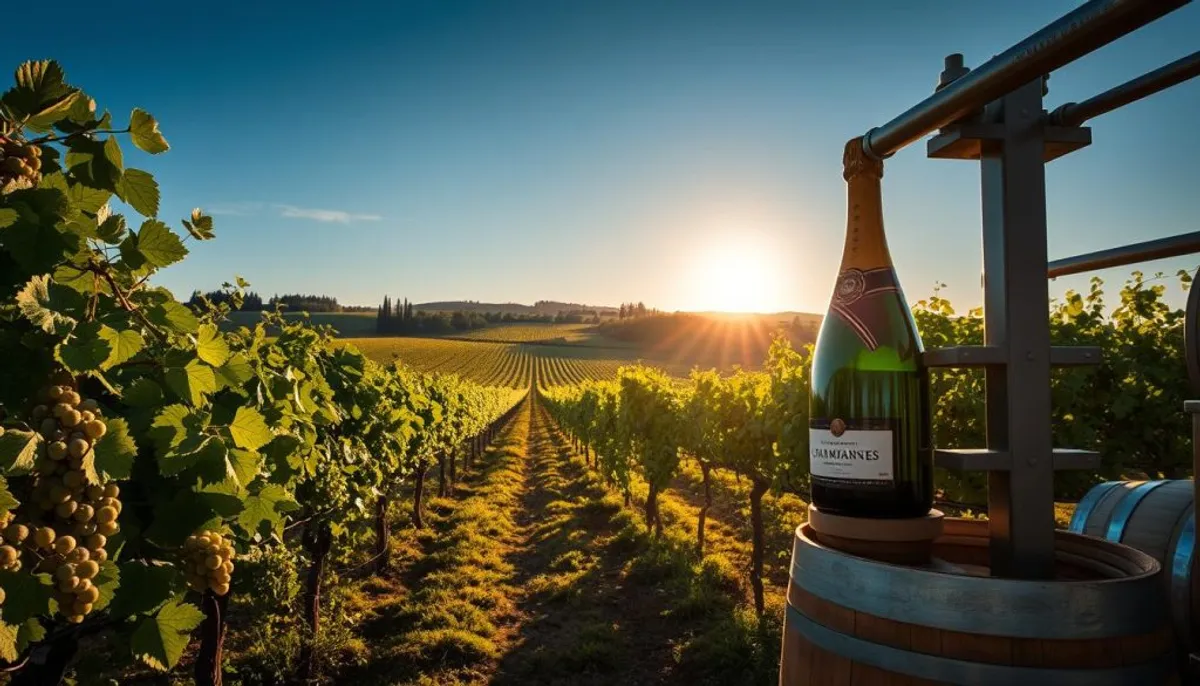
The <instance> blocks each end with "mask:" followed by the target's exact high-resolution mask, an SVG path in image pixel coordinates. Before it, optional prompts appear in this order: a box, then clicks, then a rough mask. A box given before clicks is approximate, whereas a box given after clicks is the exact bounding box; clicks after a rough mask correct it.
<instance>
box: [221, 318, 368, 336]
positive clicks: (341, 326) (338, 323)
mask: <svg viewBox="0 0 1200 686" xmlns="http://www.w3.org/2000/svg"><path fill="white" fill-rule="evenodd" d="M284 316H285V317H288V318H296V317H300V316H302V315H301V313H299V312H295V313H288V314H285V315H284ZM309 318H310V319H311V320H312V322H313V323H314V324H327V325H329V326H332V327H333V328H334V329H337V332H338V335H339V336H369V335H371V334H374V333H375V313H374V312H314V313H311V314H309ZM260 321H262V314H261V313H259V312H232V313H230V315H229V321H228V322H226V324H225V325H224V328H237V327H239V326H254V325H255V324H257V323H258V322H260Z"/></svg>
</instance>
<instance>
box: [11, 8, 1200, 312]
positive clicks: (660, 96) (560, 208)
mask: <svg viewBox="0 0 1200 686" xmlns="http://www.w3.org/2000/svg"><path fill="white" fill-rule="evenodd" d="M71 4H72V2H66V3H65V4H64V3H57V4H56V5H55V10H54V13H53V14H54V16H55V17H57V19H56V20H55V21H54V22H53V23H52V25H46V26H43V27H41V28H39V29H38V30H30V31H15V32H14V31H8V32H6V33H5V39H4V45H3V48H2V49H0V54H3V55H4V56H5V58H6V59H5V61H6V62H8V63H10V64H11V65H12V66H15V64H16V63H17V62H19V61H21V60H25V59H33V58H46V57H53V58H55V59H58V60H60V61H61V62H62V63H63V64H64V66H65V68H66V70H67V74H68V77H69V78H70V79H71V81H72V82H73V83H75V84H76V85H79V86H81V87H83V88H84V89H86V90H87V91H89V92H90V93H91V94H92V95H93V96H94V97H96V98H97V100H99V102H100V104H101V105H105V106H107V107H108V108H110V109H111V110H112V111H113V112H114V115H115V116H116V119H117V121H118V122H123V121H126V120H127V117H128V113H129V110H130V108H132V107H134V106H141V107H143V108H145V109H147V110H148V111H150V112H151V113H153V114H154V115H155V116H156V117H157V118H158V119H159V121H160V123H161V126H162V130H163V132H164V133H165V134H166V136H167V138H168V140H169V141H170V143H171V145H172V148H173V149H172V150H171V151H170V152H169V153H168V154H166V155H164V156H160V157H158V158H154V159H145V157H146V156H144V155H141V154H140V153H136V152H130V153H127V159H126V162H127V164H131V165H137V166H142V167H144V168H147V169H148V170H150V171H152V172H153V173H154V174H156V175H157V176H158V178H159V180H160V182H161V184H162V190H163V204H162V216H163V217H164V218H166V219H170V220H171V221H173V222H174V223H176V224H177V220H178V218H181V217H183V216H185V215H186V213H187V212H188V211H189V210H190V209H191V208H192V207H194V206H200V207H203V208H206V209H208V210H209V211H211V212H212V213H213V214H214V215H217V216H216V219H217V232H218V238H217V240H215V241H212V242H209V243H206V244H200V245H194V244H193V253H192V255H191V256H190V257H189V258H188V259H187V260H186V261H185V262H183V263H181V264H179V265H176V266H174V267H172V268H170V269H168V270H167V271H166V272H164V273H163V274H162V276H161V278H160V283H162V284H164V285H166V286H169V287H170V288H172V289H173V290H175V292H176V293H177V295H182V296H186V294H187V293H189V292H190V291H191V290H192V289H193V288H212V287H216V286H217V285H219V284H220V283H221V282H222V281H224V280H232V277H233V276H234V275H235V274H237V275H241V276H243V277H245V278H247V279H248V280H249V281H251V282H252V283H253V285H254V288H255V290H258V291H259V292H260V293H262V294H263V295H264V296H269V295H270V294H272V293H276V292H295V291H301V292H313V293H324V294H329V295H334V296H336V297H338V298H339V299H340V300H341V301H343V302H346V303H356V304H374V303H376V302H378V301H379V299H380V298H381V297H382V296H383V294H384V293H385V292H386V293H389V294H391V295H392V296H393V297H396V296H399V297H408V298H410V299H413V300H415V301H418V302H420V301H426V300H434V299H437V300H442V299H460V298H462V299H473V300H483V301H517V302H527V303H528V302H532V301H534V300H536V299H554V300H568V301H575V302H587V303H592V304H609V303H614V304H615V303H618V302H621V301H627V300H642V301H645V302H646V303H647V304H648V305H654V306H658V307H661V308H664V309H709V308H721V307H723V306H726V305H731V304H732V305H737V304H738V303H736V302H735V303H729V302H726V300H727V299H726V298H725V297H724V296H722V292H723V290H722V289H719V288H716V287H715V286H714V284H720V283H721V282H722V280H726V279H735V280H737V281H739V282H740V283H742V284H743V285H744V286H743V288H742V289H741V290H750V291H753V292H755V293H761V296H756V297H755V298H754V300H755V302H753V307H755V308H759V309H766V310H781V309H797V310H805V311H817V312H822V311H824V309H825V306H826V304H827V301H828V298H829V294H830V292H831V288H832V282H833V277H834V275H835V272H836V270H837V264H838V260H839V258H840V253H841V244H842V238H843V232H844V229H845V217H844V185H843V182H842V180H841V176H840V174H841V152H842V147H843V144H844V143H845V141H846V140H847V139H849V138H851V137H853V136H856V135H861V134H862V133H864V132H865V131H866V130H867V129H868V128H870V127H871V126H876V125H879V124H882V123H884V122H885V121H886V120H888V119H890V118H891V117H893V116H895V115H896V114H898V113H900V112H901V111H903V110H904V109H907V108H908V107H909V106H911V105H913V104H915V103H916V102H917V101H919V100H920V99H921V98H923V97H925V96H926V95H927V94H928V93H930V92H931V91H932V89H933V86H934V84H935V82H936V79H937V75H938V72H939V71H940V70H941V68H942V59H943V57H944V56H945V54H947V53H950V52H962V53H964V54H965V56H966V60H967V64H968V65H970V66H975V65H978V64H979V63H981V62H982V61H984V60H985V59H986V58H988V57H990V56H992V55H993V54H995V53H998V52H1000V51H1002V50H1004V49H1005V48H1007V47H1008V46H1009V45H1011V44H1012V43H1013V42H1015V41H1016V40H1018V39H1020V38H1022V37H1024V36H1025V35H1028V34H1029V33H1031V32H1032V31H1034V30H1036V29H1037V28H1040V27H1041V26H1043V25H1044V24H1046V23H1047V22H1049V21H1051V20H1053V19H1054V18H1056V17H1058V16H1060V15H1061V14H1063V13H1065V12H1067V11H1069V10H1070V9H1071V8H1073V7H1075V6H1077V5H1078V4H1079V3H1077V2H1065V1H1062V0H1020V1H1016V0H1013V1H1010V2H1003V3H1001V2H980V1H975V0H972V1H969V2H962V1H961V0H956V1H941V2H932V1H921V2H909V1H905V2H896V1H894V0H873V1H867V0H856V1H839V2H814V1H811V0H809V1H799V0H786V1H782V0H781V1H778V2H767V1H758V0H746V1H739V2H708V1H707V0H688V1H678V2H659V1H653V0H603V1H600V0H586V1H585V0H577V1H571V2H563V1H562V0H548V1H543V2H526V1H506V2H497V1H495V0H480V1H473V2H465V1H459V0H429V1H427V2H374V3H365V2H341V3H323V4H309V3H303V2H287V3H283V2H256V1H242V2H236V3H231V2H220V3H216V2H187V3H179V2H163V3H156V4H154V5H150V4H147V3H132V2H118V3H117V4H115V5H114V4H111V3H109V4H106V5H104V6H102V7H101V6H97V5H95V4H91V3H89V4H87V5H82V4H81V5H80V6H79V8H78V11H77V12H76V11H74V10H73V9H72V8H71V7H70V5H71ZM151 7H152V9H151ZM1198 47H1200V6H1197V5H1191V6H1188V7H1185V8H1183V9H1181V10H1179V11H1177V12H1175V13H1173V14H1171V15H1169V16H1167V17H1166V18H1165V19H1162V20H1159V21H1158V22H1156V23H1155V24H1152V25H1151V26H1148V27H1146V28H1144V29H1142V30H1141V31H1139V32H1138V33H1136V34H1134V35H1132V36H1129V37H1126V38H1124V39H1122V40H1121V41H1119V42H1118V43H1116V44H1113V45H1110V46H1109V47H1107V48H1104V49H1102V50H1100V51H1098V52H1096V53H1093V54H1092V55H1089V56H1087V57H1086V58H1084V59H1083V60H1082V61H1080V62H1077V63H1076V64H1074V65H1071V66H1069V67H1067V68H1064V69H1062V70H1060V71H1059V72H1056V73H1055V74H1054V77H1053V78H1052V79H1051V82H1050V87H1051V92H1050V95H1049V97H1048V100H1047V102H1048V104H1049V105H1050V106H1051V107H1055V106H1057V105H1058V104H1061V103H1063V102H1066V101H1069V100H1081V99H1083V98H1086V97H1088V96H1090V95H1093V94H1095V93H1097V92H1099V91H1101V90H1104V89H1106V88H1108V87H1111V86H1113V85H1116V84H1117V83H1119V82H1121V81H1124V80H1126V79H1128V78H1132V77H1134V76H1137V75H1139V74H1141V73H1143V72H1145V71H1147V70H1149V69H1152V68H1155V67H1157V66H1160V65H1162V64H1164V63H1166V62H1168V61H1171V60H1174V59H1177V58H1179V57H1182V56H1183V55H1185V54H1187V53H1189V52H1191V51H1194V50H1196V49H1197V48H1198ZM1198 113H1200V81H1196V82H1192V83H1190V84H1185V85H1183V86H1179V87H1176V88H1175V89H1173V90H1172V91H1169V92H1167V93H1164V94H1160V95H1158V96H1155V97H1154V98H1151V99H1149V100H1145V101H1142V102H1140V103H1136V104H1134V105H1131V106H1128V107H1126V108H1125V109H1123V110H1121V111H1119V112H1116V113H1112V114H1109V115H1106V116H1104V117H1102V118H1100V119H1097V120H1095V121H1094V122H1092V124H1093V126H1094V129H1093V138H1094V144H1093V146H1092V147H1090V148H1088V149H1086V150H1083V151H1081V152H1077V153H1075V154H1073V155H1071V156H1069V157H1067V158H1064V159H1061V160H1058V161H1056V162H1054V163H1053V164H1051V165H1050V166H1049V168H1048V171H1047V174H1048V195H1049V217H1050V255H1051V257H1061V256H1066V255H1069V254H1074V253H1078V252H1083V251H1088V250H1095V249H1102V248H1107V247H1112V246H1115V245H1118V244H1121V243H1125V242H1129V241H1133V240H1141V239H1149V238H1155V237H1160V236H1167V235H1171V234H1175V233H1180V232H1185V231H1196V230H1200V171H1198V169H1197V163H1196V160H1197V159H1200V136H1197V135H1196V129H1195V126H1196V122H1197V115H1198ZM131 158H132V159H131ZM884 196H885V197H884V202H885V216H886V224H887V230H888V234H889V237H890V243H891V248H892V253H893V257H894V259H895V262H896V266H897V270H898V272H899V275H900V279H901V282H902V283H903V284H904V287H905V290H906V292H907V294H908V296H909V299H910V300H916V299H917V298H919V297H923V296H925V295H927V294H928V293H929V292H930V289H931V286H932V285H933V284H934V282H935V281H942V282H945V283H946V284H948V287H947V289H946V292H947V293H948V294H949V296H950V297H951V299H952V300H953V301H954V302H955V303H956V304H960V305H962V306H967V305H977V304H978V303H979V302H980V293H979V273H980V264H981V255H980V234H979V222H980V218H979V190H978V165H977V164H974V163H970V162H951V161H941V160H929V159H926V158H925V155H924V143H923V142H922V143H918V144H914V145H912V146H910V147H909V148H907V149H906V150H904V151H902V152H900V153H899V154H897V155H896V156H895V157H894V158H892V159H891V160H889V162H888V165H887V170H886V174H885V177H884ZM1197 264H1200V257H1195V258H1189V259H1178V260H1171V261H1164V262H1161V263H1156V264H1152V265H1149V266H1148V267H1147V271H1148V272H1153V271H1156V270H1158V269H1163V270H1170V271H1174V270H1175V269H1177V268H1179V267H1194V266H1196V265H1197ZM1128 272H1129V269H1119V270H1110V271H1108V272H1104V273H1101V276H1104V277H1106V278H1108V279H1111V280H1113V281H1114V285H1115V282H1119V281H1120V280H1122V279H1123V278H1124V276H1125V275H1127V274H1128ZM1081 282H1083V283H1086V281H1085V280H1084V279H1073V280H1069V279H1063V280H1060V281H1059V282H1058V283H1054V284H1051V288H1052V292H1061V291H1062V290H1063V289H1064V288H1066V287H1069V286H1076V287H1078V285H1079V284H1080V283H1081ZM1172 288H1174V286H1173V287H1172ZM1114 297H1115V294H1114Z"/></svg>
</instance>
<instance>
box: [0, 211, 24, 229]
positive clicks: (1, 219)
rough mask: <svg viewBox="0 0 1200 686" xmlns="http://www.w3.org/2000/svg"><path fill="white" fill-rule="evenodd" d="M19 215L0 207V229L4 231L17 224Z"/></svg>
mask: <svg viewBox="0 0 1200 686" xmlns="http://www.w3.org/2000/svg"><path fill="white" fill-rule="evenodd" d="M20 217H21V215H19V214H17V211H16V210H14V209H10V208H8V207H0V229H6V228H8V227H10V226H12V225H13V224H16V223H17V220H18V219H20Z"/></svg>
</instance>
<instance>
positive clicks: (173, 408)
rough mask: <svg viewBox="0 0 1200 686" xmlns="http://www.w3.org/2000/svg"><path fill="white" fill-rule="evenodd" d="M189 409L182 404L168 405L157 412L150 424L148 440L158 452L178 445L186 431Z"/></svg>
mask: <svg viewBox="0 0 1200 686" xmlns="http://www.w3.org/2000/svg"><path fill="white" fill-rule="evenodd" d="M190 415H191V411H190V410H188V408H187V407H186V406H184V405H168V406H166V407H164V408H163V409H162V411H160V412H159V413H158V415H157V416H156V417H155V418H154V422H153V423H152V424H151V425H150V440H152V441H154V446H155V447H156V448H157V449H158V451H159V452H165V451H166V450H169V449H171V448H174V447H175V446H177V445H179V444H180V443H181V442H182V441H183V438H184V436H186V435H187V432H188V427H189V423H188V418H189V417H190Z"/></svg>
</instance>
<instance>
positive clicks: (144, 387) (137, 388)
mask: <svg viewBox="0 0 1200 686" xmlns="http://www.w3.org/2000/svg"><path fill="white" fill-rule="evenodd" d="M121 399H122V400H124V401H125V404H126V405H131V406H133V407H140V408H148V407H157V406H158V405H161V404H162V399H163V390H162V386H159V385H158V383H157V382H155V381H154V380H153V379H148V378H146V377H144V376H142V377H138V378H137V379H134V381H133V383H131V384H129V385H128V386H126V387H125V391H124V393H122V394H121Z"/></svg>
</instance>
